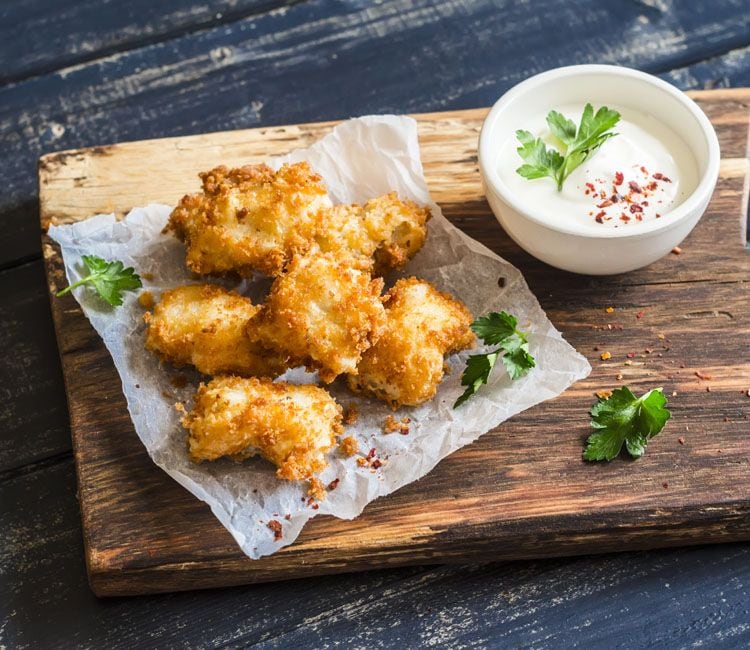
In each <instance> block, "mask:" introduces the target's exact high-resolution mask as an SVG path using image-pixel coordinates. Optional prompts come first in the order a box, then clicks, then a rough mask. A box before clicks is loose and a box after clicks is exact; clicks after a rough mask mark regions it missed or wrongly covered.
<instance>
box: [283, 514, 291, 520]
mask: <svg viewBox="0 0 750 650" xmlns="http://www.w3.org/2000/svg"><path fill="white" fill-rule="evenodd" d="M284 519H286V520H287V521H291V520H292V515H284Z"/></svg>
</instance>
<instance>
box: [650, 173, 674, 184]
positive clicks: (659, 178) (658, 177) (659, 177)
mask: <svg viewBox="0 0 750 650" xmlns="http://www.w3.org/2000/svg"><path fill="white" fill-rule="evenodd" d="M653 178H655V179H656V180H657V181H664V182H665V183H671V182H672V179H671V178H668V177H667V176H665V175H664V174H662V173H661V172H656V173H655V174H654V175H653Z"/></svg>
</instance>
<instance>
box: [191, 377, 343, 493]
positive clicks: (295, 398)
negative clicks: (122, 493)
mask: <svg viewBox="0 0 750 650" xmlns="http://www.w3.org/2000/svg"><path fill="white" fill-rule="evenodd" d="M341 420H342V409H341V406H339V405H338V404H337V403H336V400H334V399H333V397H331V395H329V393H328V391H326V390H324V389H323V388H319V387H317V386H311V385H306V386H296V385H293V384H288V383H285V382H277V383H274V382H272V381H271V380H269V379H258V378H255V377H251V378H249V379H242V378H240V377H216V378H214V379H212V380H211V381H210V382H209V383H208V384H201V385H200V386H199V388H198V391H197V393H196V395H195V406H194V407H193V409H192V411H190V412H189V413H187V414H186V415H185V417H183V419H182V425H183V426H184V427H185V428H186V429H187V430H188V432H189V434H188V452H189V454H190V458H191V460H193V461H195V462H199V461H204V460H216V459H217V458H221V457H222V456H229V457H231V458H234V459H236V460H243V459H245V458H248V457H250V456H253V455H255V454H260V455H261V456H262V457H263V458H265V459H266V460H269V461H271V462H272V463H273V464H274V465H276V467H277V468H278V469H277V470H276V476H278V477H279V478H281V479H287V480H290V481H296V480H302V479H307V478H310V477H311V476H312V475H313V474H315V473H316V472H320V471H322V470H323V469H325V467H326V465H327V458H326V453H327V452H328V450H329V449H331V447H333V445H334V444H335V442H336V438H335V436H336V435H337V434H339V433H341V432H342V431H343V427H342V424H341Z"/></svg>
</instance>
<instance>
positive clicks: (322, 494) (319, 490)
mask: <svg viewBox="0 0 750 650" xmlns="http://www.w3.org/2000/svg"><path fill="white" fill-rule="evenodd" d="M307 496H309V497H311V498H313V499H315V500H316V501H323V500H324V499H325V498H326V486H325V485H324V483H323V481H321V480H320V479H319V478H317V477H315V476H313V477H312V478H311V479H310V481H309V482H308V487H307Z"/></svg>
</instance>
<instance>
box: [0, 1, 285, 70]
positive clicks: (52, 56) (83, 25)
mask: <svg viewBox="0 0 750 650" xmlns="http://www.w3.org/2000/svg"><path fill="white" fill-rule="evenodd" d="M293 1H294V0H214V1H213V2H211V3H205V4H197V3H196V4H190V3H186V2H182V1H181V0H160V1H159V2H153V1H152V0H128V2H111V1H106V0H105V1H101V0H77V1H76V2H70V1H67V2H59V1H57V2H56V1H54V0H25V1H24V2H5V3H3V4H2V5H1V6H0V61H2V62H3V64H4V65H3V68H2V70H0V84H5V83H8V82H15V81H21V80H23V79H25V78H27V77H31V76H39V75H43V74H47V73H49V72H54V71H55V70H60V69H62V68H67V67H69V66H72V65H76V64H80V63H82V62H84V61H91V60H94V59H100V58H102V57H104V56H107V55H109V54H112V53H113V52H118V51H123V50H132V49H135V48H138V47H143V46H144V45H148V44H150V43H153V42H156V41H161V40H167V39H170V38H176V37H177V36H181V35H183V34H185V33H189V32H190V33H192V32H195V31H198V30H201V29H207V28H211V27H215V26H217V25H221V24H224V23H228V22H234V21H236V20H239V19H241V18H246V17H247V16H251V15H254V14H261V13H266V12H268V11H271V10H273V9H277V8H280V7H284V6H288V5H290V4H292V3H293Z"/></svg>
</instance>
